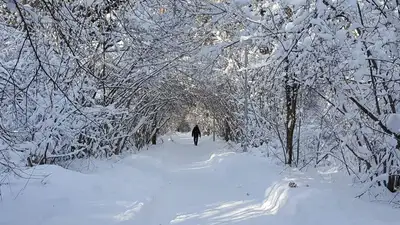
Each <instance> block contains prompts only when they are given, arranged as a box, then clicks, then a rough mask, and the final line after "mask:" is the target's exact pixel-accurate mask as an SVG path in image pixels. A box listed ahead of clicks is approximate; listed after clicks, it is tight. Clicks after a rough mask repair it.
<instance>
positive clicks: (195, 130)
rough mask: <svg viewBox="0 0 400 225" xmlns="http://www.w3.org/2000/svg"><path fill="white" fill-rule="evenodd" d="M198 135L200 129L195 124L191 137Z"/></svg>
mask: <svg viewBox="0 0 400 225" xmlns="http://www.w3.org/2000/svg"><path fill="white" fill-rule="evenodd" d="M199 136H200V137H201V133H200V129H199V127H198V126H197V125H196V126H195V127H194V128H193V130H192V137H199Z"/></svg>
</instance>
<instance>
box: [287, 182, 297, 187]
mask: <svg viewBox="0 0 400 225" xmlns="http://www.w3.org/2000/svg"><path fill="white" fill-rule="evenodd" d="M289 187H291V188H296V187H297V184H296V183H295V182H293V181H290V182H289Z"/></svg>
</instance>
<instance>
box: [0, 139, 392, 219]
mask: <svg viewBox="0 0 400 225" xmlns="http://www.w3.org/2000/svg"><path fill="white" fill-rule="evenodd" d="M164 140H165V142H164V144H162V145H159V146H156V147H152V148H151V149H150V150H144V151H142V152H141V153H139V154H136V155H132V156H128V157H125V158H123V159H122V160H118V161H117V160H109V161H107V162H104V161H103V162H101V161H96V162H91V164H90V168H91V170H90V171H91V172H86V173H79V172H74V171H71V170H66V169H63V168H61V167H57V166H40V167H36V168H34V169H32V170H31V171H29V172H30V173H31V172H33V174H34V175H35V177H37V176H38V175H40V174H42V175H48V176H46V177H45V178H43V179H31V180H29V182H28V183H27V181H26V180H17V179H9V185H8V186H2V187H1V194H2V201H1V202H0V224H1V225H3V224H4V225H27V224H29V225H113V224H132V225H167V224H176V225H219V224H242V225H245V224H248V225H258V224H260V225H265V224H280V225H289V224H296V225H314V224H315V225H320V224H332V225H337V224H340V225H347V224H355V225H357V224H363V225H378V224H385V225H398V224H399V220H398V213H399V210H398V209H394V208H392V207H390V206H388V205H383V204H378V203H371V202H367V201H364V200H360V199H356V198H354V193H355V191H354V188H353V187H351V186H349V185H348V184H347V183H346V182H344V181H343V180H346V179H343V180H342V181H341V182H337V181H336V182H335V181H334V180H332V179H331V177H332V174H329V173H325V174H320V173H306V174H304V173H300V172H295V171H288V170H286V171H283V170H282V167H278V166H275V165H273V164H272V163H270V162H269V161H268V160H267V159H265V158H262V157H256V156H252V155H250V154H238V153H234V152H232V151H229V150H227V148H226V146H224V143H223V142H212V140H211V138H209V137H203V138H201V139H200V143H199V146H194V145H193V144H192V140H191V138H190V135H189V134H179V135H173V136H171V139H170V140H167V139H166V138H164ZM111 161H112V162H111ZM93 163H94V164H93ZM83 165H88V164H83ZM290 181H294V182H295V183H296V184H297V185H298V187H297V188H290V187H289V185H288V183H289V182H290Z"/></svg>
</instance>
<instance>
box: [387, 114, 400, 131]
mask: <svg viewBox="0 0 400 225" xmlns="http://www.w3.org/2000/svg"><path fill="white" fill-rule="evenodd" d="M387 126H388V128H389V129H390V130H391V131H392V132H395V133H400V114H398V113H393V114H390V115H389V118H388V120H387Z"/></svg>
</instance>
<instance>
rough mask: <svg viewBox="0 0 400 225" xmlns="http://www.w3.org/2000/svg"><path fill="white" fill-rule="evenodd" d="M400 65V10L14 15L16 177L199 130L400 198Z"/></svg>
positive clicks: (2, 23)
mask: <svg viewBox="0 0 400 225" xmlns="http://www.w3.org/2000/svg"><path fill="white" fill-rule="evenodd" d="M399 55H400V1H399V0H363V1H361V0H190V1H186V0H63V1H57V0H1V1H0V109H1V110H0V173H2V174H5V173H12V174H15V175H18V176H21V177H24V176H25V174H23V173H22V172H21V171H22V168H24V167H27V166H28V167H34V166H36V165H42V164H57V165H61V166H64V165H66V164H68V163H69V162H70V161H73V160H75V159H80V158H87V157H93V158H107V157H111V156H113V155H119V154H121V153H124V152H137V151H141V150H142V149H145V148H146V146H148V145H152V144H159V143H158V142H157V137H158V136H162V135H163V134H166V133H167V132H170V131H175V130H176V129H177V128H178V127H179V126H181V125H182V123H185V121H186V120H188V118H192V120H195V121H196V122H197V123H199V125H200V127H202V128H204V130H213V129H214V128H213V127H214V126H215V132H216V134H217V136H219V137H221V138H223V139H225V140H226V141H228V142H230V143H235V144H240V145H241V146H242V147H243V148H244V150H245V151H246V150H247V149H248V148H249V149H254V148H257V149H262V150H263V151H265V152H266V154H267V156H268V157H274V158H276V159H277V160H279V161H280V162H281V164H282V165H287V166H290V167H296V168H298V169H300V170H302V169H304V168H307V167H319V166H334V165H339V167H340V169H341V170H342V171H343V173H346V174H348V175H349V176H352V177H354V182H355V183H362V184H363V185H364V187H365V191H367V190H371V189H374V190H378V191H380V192H387V191H389V192H398V191H399V190H400V113H399V110H400V102H399V100H400V61H399ZM186 122H187V121H186ZM213 124H214V126H213ZM1 182H2V181H0V183H1ZM365 191H364V192H360V195H363V194H364V193H365Z"/></svg>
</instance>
